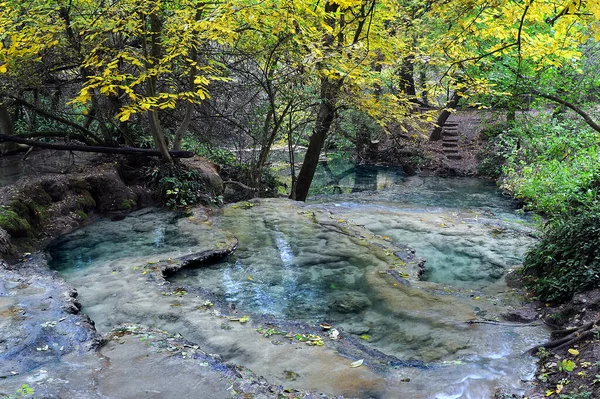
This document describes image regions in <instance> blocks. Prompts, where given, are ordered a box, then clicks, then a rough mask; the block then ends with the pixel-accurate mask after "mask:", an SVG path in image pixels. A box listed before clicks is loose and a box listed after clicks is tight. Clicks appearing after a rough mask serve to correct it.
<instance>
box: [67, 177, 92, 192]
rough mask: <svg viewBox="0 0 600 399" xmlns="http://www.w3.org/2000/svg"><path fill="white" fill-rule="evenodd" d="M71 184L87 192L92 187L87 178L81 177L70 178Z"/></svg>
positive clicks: (74, 187) (75, 188)
mask: <svg viewBox="0 0 600 399" xmlns="http://www.w3.org/2000/svg"><path fill="white" fill-rule="evenodd" d="M69 185H70V186H71V187H72V188H73V189H74V190H77V191H85V192H87V190H88V189H89V188H90V187H89V184H88V183H87V182H86V181H85V179H83V178H80V177H75V178H72V179H69Z"/></svg>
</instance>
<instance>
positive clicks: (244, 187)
mask: <svg viewBox="0 0 600 399" xmlns="http://www.w3.org/2000/svg"><path fill="white" fill-rule="evenodd" d="M223 183H224V184H234V185H236V186H238V187H241V188H243V189H244V190H248V191H257V190H256V189H255V188H252V187H249V186H247V185H245V184H244V183H240V182H239V181H235V180H227V181H226V182H223Z"/></svg>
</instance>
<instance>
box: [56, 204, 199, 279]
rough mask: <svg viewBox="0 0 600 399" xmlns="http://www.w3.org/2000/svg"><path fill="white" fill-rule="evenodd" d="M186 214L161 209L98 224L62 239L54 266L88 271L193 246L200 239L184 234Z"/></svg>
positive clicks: (65, 269)
mask: <svg viewBox="0 0 600 399" xmlns="http://www.w3.org/2000/svg"><path fill="white" fill-rule="evenodd" d="M181 217H182V215H179V214H176V213H172V212H168V211H166V210H160V209H143V210H140V211H137V212H134V213H132V214H131V215H129V216H128V217H127V218H125V219H123V220H120V221H110V220H107V219H100V220H98V221H97V222H95V223H93V224H90V225H88V226H85V227H84V228H81V229H78V230H76V231H75V232H73V233H71V234H68V235H65V236H61V237H59V238H58V239H56V240H55V241H54V242H53V243H52V244H51V246H50V250H49V252H50V255H51V257H52V259H51V261H50V267H52V268H53V269H55V270H59V271H63V270H64V271H68V270H71V269H77V270H79V269H85V268H88V267H91V266H93V265H94V263H95V262H105V261H111V260H116V259H122V258H127V257H131V256H136V255H139V254H143V255H159V254H165V253H169V252H172V251H174V250H176V249H178V248H186V247H193V246H195V245H197V244H198V242H197V238H196V237H194V236H193V235H192V234H191V233H189V232H182V231H180V229H179V228H178V226H177V221H178V220H179V219H181Z"/></svg>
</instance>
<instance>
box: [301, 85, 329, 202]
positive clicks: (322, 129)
mask: <svg viewBox="0 0 600 399" xmlns="http://www.w3.org/2000/svg"><path fill="white" fill-rule="evenodd" d="M339 88H340V84H339V82H331V81H330V80H329V79H327V78H323V79H322V80H321V101H322V102H321V105H320V106H319V113H318V114H317V121H316V123H315V129H314V130H313V134H312V136H311V137H310V141H309V143H308V149H307V150H306V156H305V157H304V163H303V164H302V168H301V169H300V173H298V179H297V180H296V187H295V190H294V191H292V195H291V196H290V198H292V199H295V200H297V201H306V197H307V196H308V190H309V189H310V184H311V183H312V179H313V177H314V175H315V171H316V170H317V165H318V163H319V155H320V154H321V149H322V148H323V143H325V138H327V133H328V132H329V128H330V127H331V123H332V122H333V117H334V114H335V108H334V103H335V99H336V98H337V94H338V91H339Z"/></svg>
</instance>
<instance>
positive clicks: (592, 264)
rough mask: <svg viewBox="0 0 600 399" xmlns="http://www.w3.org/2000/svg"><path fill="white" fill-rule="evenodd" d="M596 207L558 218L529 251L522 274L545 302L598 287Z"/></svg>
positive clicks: (599, 262) (599, 214) (598, 218)
mask: <svg viewBox="0 0 600 399" xmlns="http://www.w3.org/2000/svg"><path fill="white" fill-rule="evenodd" d="M599 242H600V208H598V209H596V210H595V211H593V212H590V213H588V212H582V213H580V214H576V215H573V216H566V217H564V218H558V219H555V220H553V221H551V222H550V223H548V225H547V226H546V229H545V231H544V237H543V238H542V240H541V242H540V243H539V244H538V245H537V246H536V247H534V248H533V249H531V250H530V251H529V253H528V254H527V257H526V258H525V262H524V269H523V273H524V274H525V275H526V276H528V277H529V283H530V286H531V287H532V288H533V289H534V290H535V292H536V293H537V294H538V296H539V297H540V298H541V299H543V300H546V301H564V300H568V299H570V298H571V296H572V295H573V294H574V293H576V292H580V291H583V290H585V289H589V288H593V287H597V286H598V285H600V245H598V243H599Z"/></svg>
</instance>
